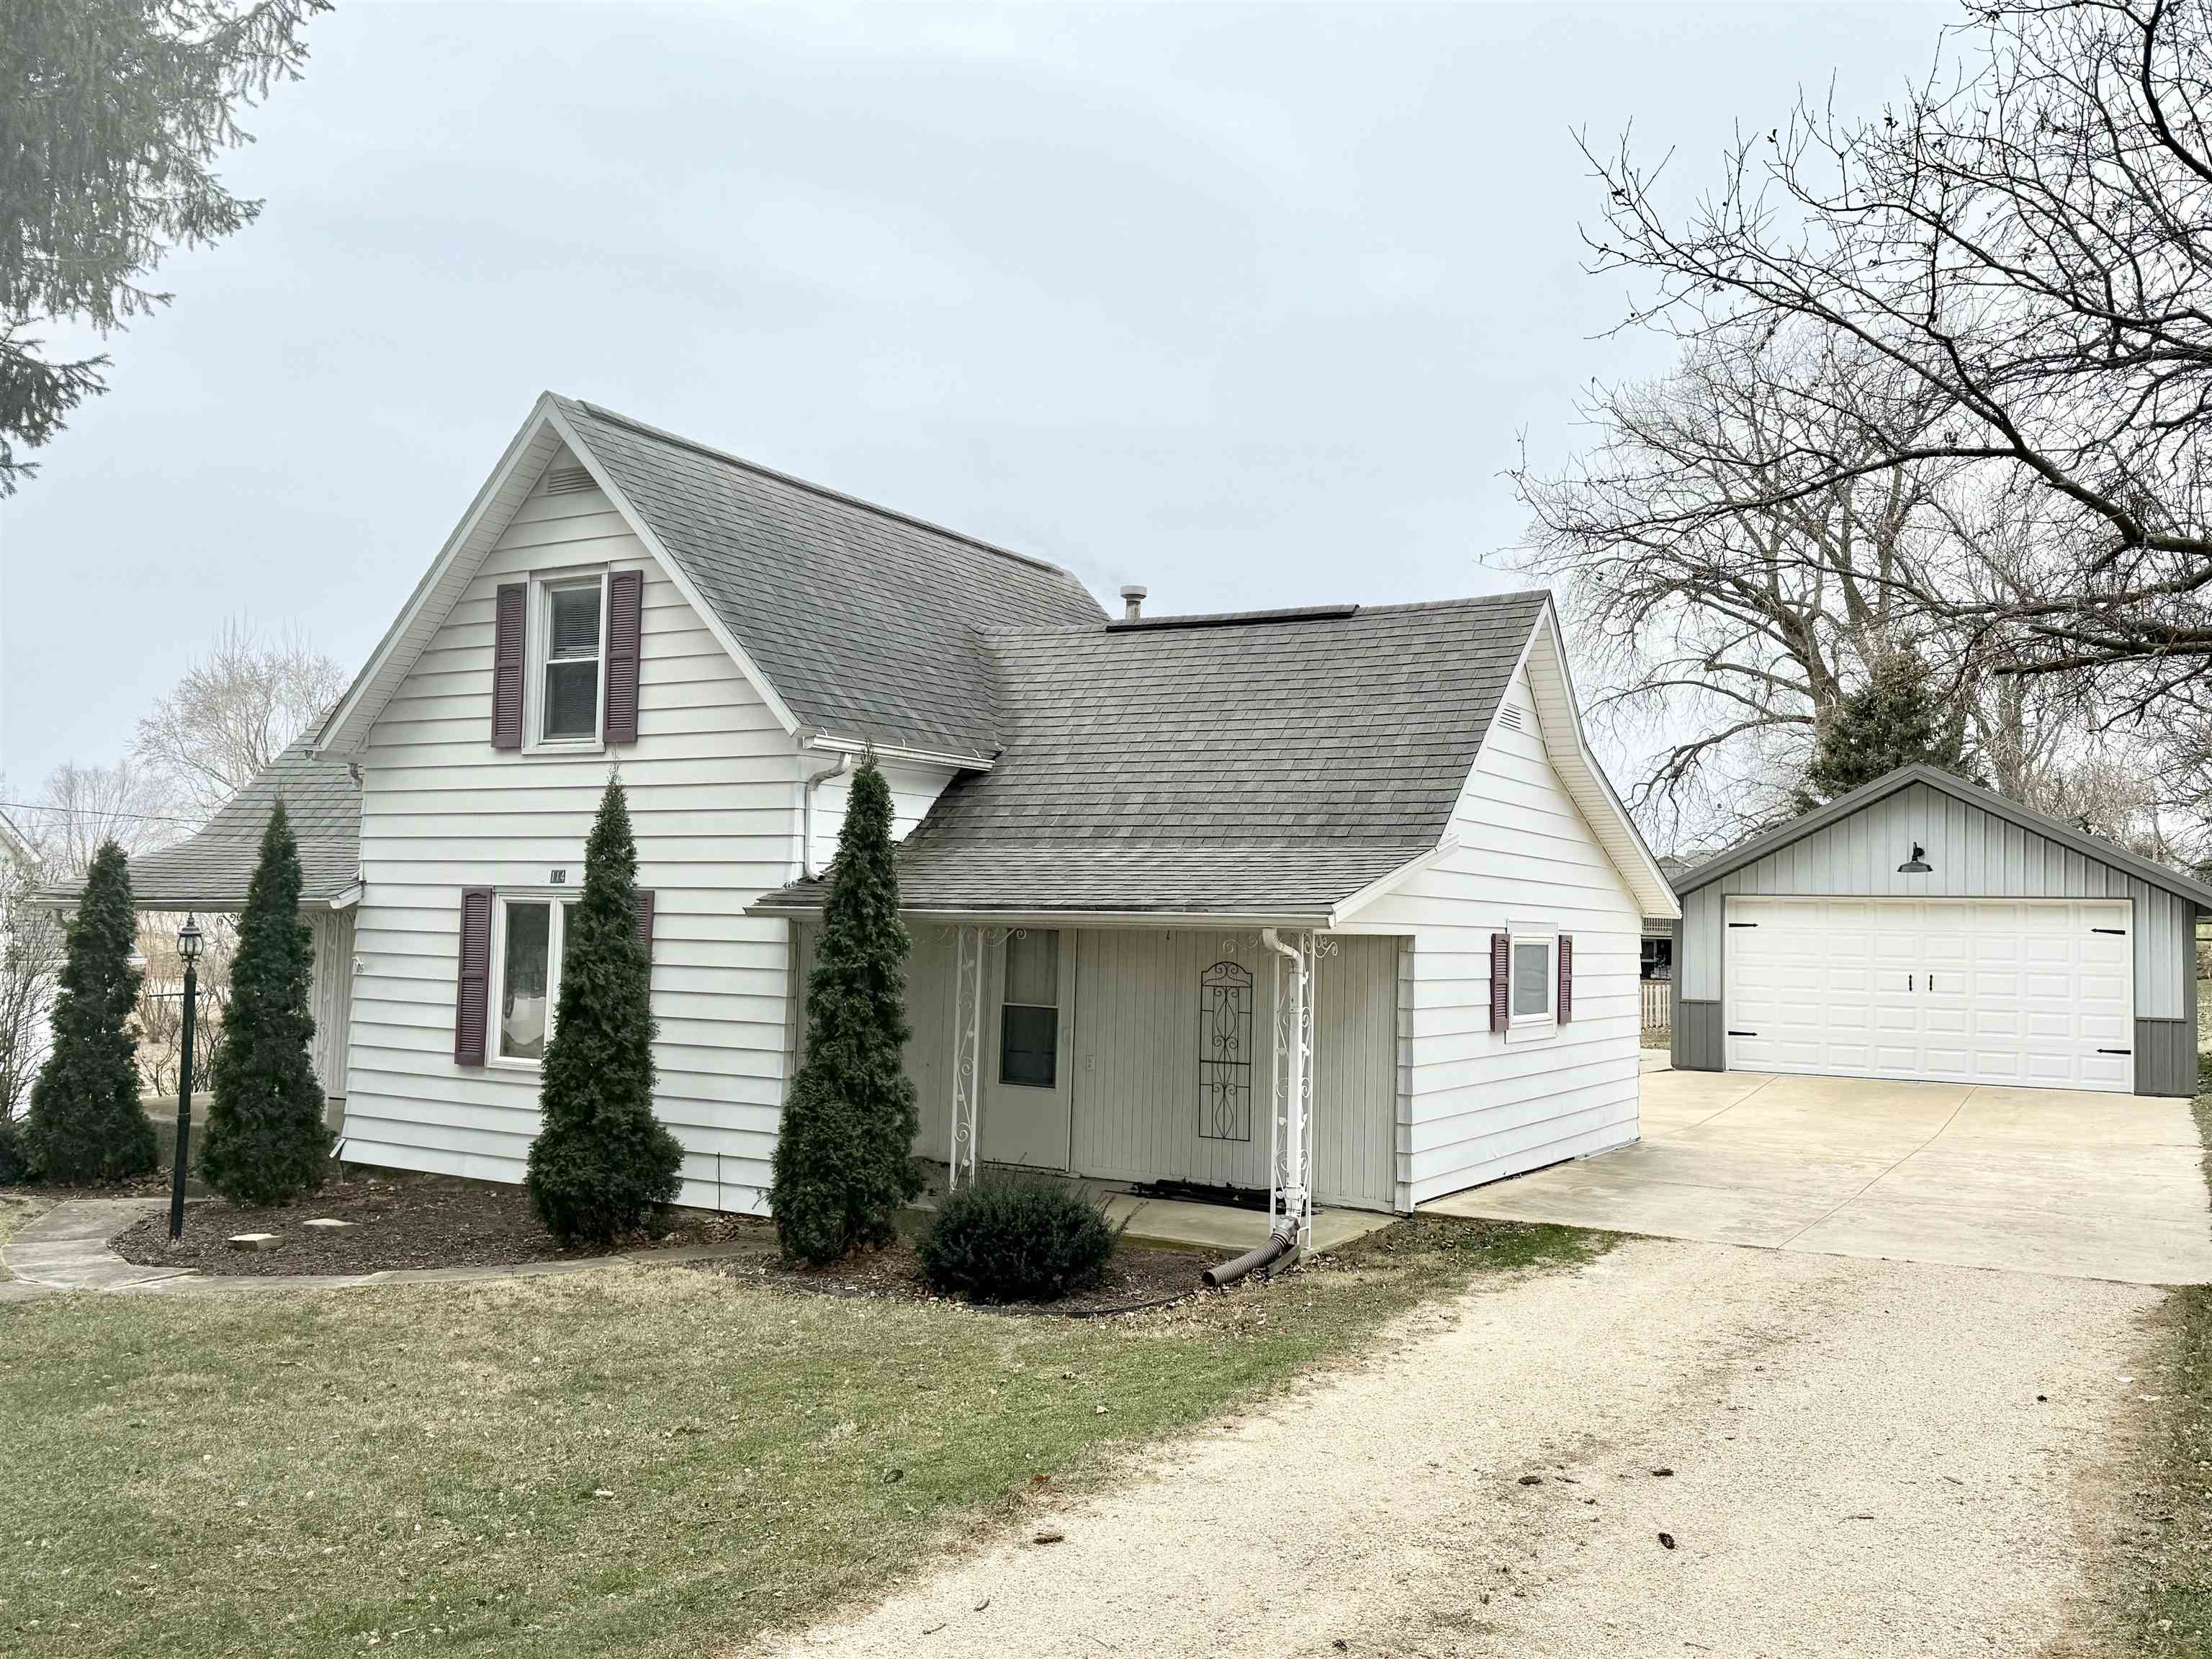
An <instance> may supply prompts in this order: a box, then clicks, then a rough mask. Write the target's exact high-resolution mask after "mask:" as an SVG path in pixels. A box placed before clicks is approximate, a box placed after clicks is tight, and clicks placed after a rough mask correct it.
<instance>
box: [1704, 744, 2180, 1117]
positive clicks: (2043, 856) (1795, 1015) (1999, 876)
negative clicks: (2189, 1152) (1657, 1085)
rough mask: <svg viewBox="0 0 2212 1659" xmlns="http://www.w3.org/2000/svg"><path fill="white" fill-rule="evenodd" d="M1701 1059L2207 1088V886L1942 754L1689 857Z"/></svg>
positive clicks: (2024, 1082) (1901, 1075) (2155, 1089)
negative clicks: (2202, 1068) (1963, 772)
mask: <svg viewBox="0 0 2212 1659" xmlns="http://www.w3.org/2000/svg"><path fill="white" fill-rule="evenodd" d="M1674 885H1675V890H1676V891H1677V892H1678V893H1679V894H1680V896H1681V901H1682V918H1681V921H1680V922H1679V923H1677V924H1676V925H1677V927H1678V929H1679V932H1678V934H1677V937H1676V942H1675V951H1674V963H1675V966H1674V997H1675V1003H1674V1064H1675V1065H1676V1066H1678V1067H1680V1068H1682V1069H1684V1070H1689V1071H1748V1072H1779V1073H1822V1074H1826V1075H1832V1076H1841V1077H1875V1078H1896V1079H1928V1080H1930V1081H1936V1082H1955V1083H1975V1084H1994V1085H2014V1086H2018V1087H2028V1088H2045V1089H2081V1090H2101V1091H2109V1092H2112V1093H2118V1094H2128V1093H2134V1094H2144V1095H2184V1096H2185V1095H2190V1094H2193V1093H2194V1092H2195V1091H2196V1086H2197V979H2196V921H2197V910H2198V908H2200V907H2212V888H2208V887H2206V886H2204V885H2203V884H2201V883H2198V882H2197V881H2194V880H2192V879H2191V878H2188V877H2186V876H2183V875H2180V874H2179V873H2178V872H2174V871H2172V870H2168V869H2166V868H2164V867H2163V866H2159V865H2155V864H2152V863H2150V862H2149V861H2148V860H2144V859H2141V858H2138V857H2136V855H2135V854H2131V853H2130V852H2128V851H2126V850H2125V849H2124V848H2119V847H2117V846H2114V845H2112V843H2110V842H2104V841H2100V840H2098V839H2097V838H2095V837H2093V836H2087V835H2084V834H2083V833H2082V832H2081V831H2080V830H2079V829H2074V828H2072V827H2071V826H2069V825H2067V824H2063V823H2059V822H2058V821H2057V820H2056V819H2053V818H2048V817H2044V816H2043V815H2042V814H2040V813H2037V812H2032V811H2028V810H2027V808H2025V807H2022V806H2021V805H2017V804H2016V803H2015V802H2012V801H2008V800H2005V799H2002V798H2001V797H1999V796H1996V795H1994V794H1992V793H1990V792H1989V791H1987V790H1984V789H1979V788H1977V787H1974V786H1973V785H1972V784H1970V783H1967V782H1965V781H1962V780H1960V779H1958V778H1954V777H1952V776H1950V775H1948V774H1946V773H1942V772H1937V771H1936V770H1934V769H1930V768H1926V767H1909V768H1905V769H1902V770H1900V771H1898V772H1893V773H1892V774H1890V775H1888V776H1887V777H1885V778H1882V779H1880V780H1878V781H1876V782H1875V783H1872V784H1869V785H1868V786H1867V787H1865V788H1863V789H1860V790H1857V791H1856V792H1854V793H1852V794H1850V795H1847V796H1845V797H1844V798H1843V799H1840V800H1838V801H1836V802H1833V803H1832V804H1831V805H1828V806H1826V807H1824V808H1823V809H1821V810H1820V811H1818V812H1814V813H1811V814H1808V816H1806V817H1803V818H1801V819H1798V820H1797V821H1796V822H1795V823H1790V824H1787V825H1784V827H1783V828H1782V829H1778V830H1776V831H1774V832H1772V833H1771V834H1770V835H1767V836H1760V837H1758V838H1756V839H1754V840H1753V841H1751V842H1746V843H1745V844H1744V845H1743V846H1741V847H1739V848H1735V849H1733V850H1732V851H1730V852H1729V853H1727V854H1723V855H1722V856H1721V857H1720V858H1717V859H1715V860H1711V861H1709V862H1707V863H1705V864H1704V865H1701V866H1698V867H1697V868H1695V869H1692V870H1690V871H1687V872H1685V873H1683V874H1682V875H1680V876H1679V877H1677V878H1675V883H1674Z"/></svg>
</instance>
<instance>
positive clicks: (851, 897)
mask: <svg viewBox="0 0 2212 1659" xmlns="http://www.w3.org/2000/svg"><path fill="white" fill-rule="evenodd" d="M907 951H908V940H907V933H906V927H905V924H903V923H902V922H901V921H899V894H898V870H897V867H896V864H895V863H894V861H893V856H892V847H891V791H890V785H889V784H887V783H885V782H884V775H883V773H882V772H881V771H879V770H878V769H877V766H876V763H875V757H873V756H872V755H871V756H869V757H867V758H866V760H864V761H863V762H862V763H861V766H860V771H859V772H858V773H857V774H856V775H854V779H853V790H852V795H851V798H850V800H849V802H848V805H847V806H846V808H845V827H844V829H843V830H842V832H841V833H840V834H839V836H838V837H837V862H836V865H835V866H833V867H832V868H831V870H830V872H829V902H828V904H827V906H826V907H825V908H824V909H823V915H822V939H821V943H820V945H819V946H818V947H817V950H816V952H815V958H814V971H813V973H812V975H811V976H810V977H809V978H808V980H807V982H806V1061H805V1064H804V1065H803V1066H800V1067H799V1075H798V1077H796V1078H795V1079H793V1081H792V1085H791V1094H790V1097H789V1098H788V1099H787V1100H786V1101H785V1102H784V1107H783V1124H782V1127H781V1130H780V1131H779V1132H778V1133H777V1136H776V1143H775V1186H774V1188H772V1189H771V1191H770V1192H769V1206H770V1208H771V1209H773V1210H774V1212H775V1225H776V1232H777V1235H778V1236H779V1237H781V1240H782V1241H783V1249H784V1253H785V1254H786V1255H790V1256H793V1257H794V1258H796V1259H798V1260H800V1261H813V1262H822V1261H836V1259H837V1258H838V1257H839V1256H841V1255H844V1254H845V1253H846V1252H847V1251H848V1250H849V1249H853V1248H854V1246H855V1245H863V1244H866V1245H878V1244H886V1243H890V1237H891V1218H892V1217H893V1215H894V1214H896V1212H897V1210H898V1208H899V1206H901V1205H902V1204H904V1203H907V1202H908V1201H910V1200H912V1199H913V1198H914V1197H915V1194H917V1193H919V1192H921V1171H920V1170H918V1169H916V1168H915V1164H914V1136H915V1128H916V1127H917V1120H916V1117H915V1098H914V1084H913V1082H912V1081H911V1080H910V1079H908V1077H907V1074H906V1070H905V1068H904V1066H902V1065H901V1064H900V1050H901V1049H902V1048H904V1047H905V1046H906V1040H907V1035H908V1031H907V1020H906V958H907Z"/></svg>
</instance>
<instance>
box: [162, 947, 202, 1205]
mask: <svg viewBox="0 0 2212 1659" xmlns="http://www.w3.org/2000/svg"><path fill="white" fill-rule="evenodd" d="M204 943H205V940H204V939H203V938H202V936H201V933H200V924H199V918H198V917H197V916H196V915H187V916H186V917H185V925H184V927H183V928H182V929H181V930H180V931H179V933H178V934H177V954H178V955H179V956H180V957H183V958H184V960H185V1030H184V1045H183V1047H184V1052H183V1054H182V1055H181V1056H180V1057H179V1061H178V1078H177V1156H176V1164H175V1168H174V1170H173V1171H172V1179H171V1181H170V1182H169V1238H170V1241H171V1243H174V1242H175V1241H176V1240H178V1239H179V1238H182V1237H184V1236H185V1164H186V1163H187V1162H188V1161H189V1160H190V1159H191V1155H192V1013H193V1010H194V1007H195V1006H196V1005H197V1002H198V1000H199V995H198V994H199V972H198V964H199V959H200V946H201V945H203V944H204Z"/></svg>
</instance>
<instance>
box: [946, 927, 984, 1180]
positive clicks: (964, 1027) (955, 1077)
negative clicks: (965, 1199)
mask: <svg viewBox="0 0 2212 1659" xmlns="http://www.w3.org/2000/svg"><path fill="white" fill-rule="evenodd" d="M985 932H986V930H985V929H983V928H981V927H959V928H956V929H954V930H953V936H952V950H953V961H952V969H953V974H952V1126H951V1134H950V1135H949V1136H948V1137H947V1139H946V1143H945V1165H946V1170H945V1191H946V1192H948V1193H952V1192H957V1191H958V1190H959V1188H960V1182H961V1180H962V1178H963V1176H965V1177H966V1180H967V1182H968V1184H969V1186H971V1187H972V1186H974V1185H975V1102H976V1096H977V1094H978V1092H979V1091H980V1090H981V1082H982V1066H981V1060H980V1058H979V1054H978V1050H979V1049H980V1048H981V1047H982V1040H983V961H984V947H985Z"/></svg>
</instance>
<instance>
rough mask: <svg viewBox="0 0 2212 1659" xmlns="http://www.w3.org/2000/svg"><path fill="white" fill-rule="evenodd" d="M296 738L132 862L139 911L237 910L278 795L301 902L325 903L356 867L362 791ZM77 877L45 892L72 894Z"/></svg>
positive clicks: (339, 764)
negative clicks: (172, 839)
mask: <svg viewBox="0 0 2212 1659" xmlns="http://www.w3.org/2000/svg"><path fill="white" fill-rule="evenodd" d="M310 741H311V738H308V737H305V736H303V737H301V738H300V739H299V741H297V742H296V743H295V744H292V746H291V747H290V748H289V749H287V750H284V752H283V754H281V755H279V756H277V757H276V759H275V760H273V761H271V762H270V763H269V764H268V766H267V768H266V769H264V770H263V771H262V772H261V774H260V775H258V776H257V777H256V778H255V779H254V780H253V781H252V782H251V783H249V784H247V785H246V787H245V788H243V789H241V790H240V791H239V792H238V793H237V794H236V795H234V796H233V797H232V798H231V799H230V800H229V801H228V803H227V804H225V805H224V806H223V807H222V810H221V811H218V812H216V815H215V817H213V818H211V819H210V820H209V821H208V823H207V824H206V825H205V826H204V828H202V829H199V830H198V831H197V832H196V833H195V834H194V835H192V836H191V837H190V838H188V839H187V840H185V841H180V842H177V843H176V844H175V845H173V846H170V847H164V848H161V850H159V851H158V852H153V853H144V854H140V855H139V856H137V857H136V858H134V859H132V860H131V895H132V896H133V897H134V898H136V899H137V903H138V908H140V909H142V910H164V909H176V910H186V909H194V908H197V909H203V910H235V909H238V908H241V907H242V906H243V905H244V904H245V902H246V886H247V884H249V883H251V882H252V879H253V866H254V864H255V862H256V860H258V858H259V857H260V854H261V837H262V835H263V833H264V831H266V830H267V829H268V828H269V814H270V810H271V809H272V808H273V807H274V806H275V805H276V800H277V799H278V798H279V797H280V796H281V797H282V798H283V802H284V811H285V812H286V814H287V815H288V816H289V817H290V818H291V820H292V833H293V835H294V836H296V837H297V838H298V840H299V843H300V876H301V883H300V901H301V903H303V904H308V905H319V904H327V903H328V902H330V901H331V899H332V898H334V897H335V896H337V895H338V894H339V893H341V892H343V891H344V890H345V889H346V888H347V887H349V886H350V885H351V884H353V882H354V880H355V879H356V877H357V876H358V875H359V874H360V872H361V789H360V787H359V786H358V785H356V783H355V782H354V781H353V777H352V775H351V774H350V773H349V772H348V771H347V769H346V763H345V762H344V761H343V760H342V759H341V760H331V759H321V760H319V759H317V758H315V757H313V756H312V755H310V754H309V753H308V752H307V745H308V744H309V742H310ZM82 886H83V883H82V882H81V881H72V882H64V883H61V884H58V885H57V886H56V887H54V888H52V889H51V891H52V892H53V893H54V894H56V895H57V896H73V895H75V894H76V892H77V891H78V890H80V889H81V888H82Z"/></svg>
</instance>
